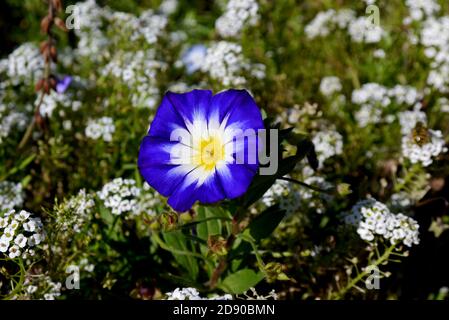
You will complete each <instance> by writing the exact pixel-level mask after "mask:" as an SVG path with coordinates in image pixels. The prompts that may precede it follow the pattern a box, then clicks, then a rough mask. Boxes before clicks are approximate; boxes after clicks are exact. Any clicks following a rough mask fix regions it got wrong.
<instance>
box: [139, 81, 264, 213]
mask: <svg viewBox="0 0 449 320" xmlns="http://www.w3.org/2000/svg"><path fill="white" fill-rule="evenodd" d="M261 129H264V126H263V121H262V115H261V112H260V110H259V108H258V107H257V105H256V103H255V101H254V99H253V98H252V97H251V96H250V94H249V93H248V92H247V91H246V90H233V89H232V90H227V91H224V92H221V93H218V94H216V95H212V91H210V90H193V91H190V92H187V93H182V94H176V93H172V92H167V94H166V95H165V96H164V98H163V99H162V103H161V105H160V107H159V109H158V110H157V112H156V115H155V117H154V120H153V122H152V124H151V127H150V130H149V132H148V135H147V136H146V137H145V138H144V139H143V140H142V143H141V146H140V151H139V158H138V167H139V170H140V173H141V174H142V176H143V177H144V178H145V180H146V181H147V182H148V184H150V185H151V186H152V187H153V188H155V189H156V190H157V191H158V192H159V193H161V194H162V195H163V196H165V197H168V204H169V205H170V206H171V207H172V208H173V209H175V210H176V211H180V212H182V211H186V210H188V209H190V208H191V207H192V205H193V204H194V203H195V202H196V201H199V202H201V203H214V202H217V201H220V200H223V199H225V198H227V199H232V198H236V197H239V196H241V195H243V194H244V193H245V191H246V190H247V189H248V186H249V184H250V183H251V181H252V179H253V177H254V176H255V174H256V172H257V170H258V167H259V164H258V161H257V132H258V130H261ZM242 155H244V156H243V157H242Z"/></svg>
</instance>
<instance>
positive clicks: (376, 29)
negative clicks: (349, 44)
mask: <svg viewBox="0 0 449 320" xmlns="http://www.w3.org/2000/svg"><path fill="white" fill-rule="evenodd" d="M348 32H349V35H350V36H351V39H352V41H354V42H365V43H377V42H380V40H382V37H383V36H384V34H385V31H384V30H383V29H382V27H381V26H379V25H376V24H374V23H373V21H371V19H370V18H368V17H359V18H357V19H355V20H354V21H351V23H350V24H349V27H348Z"/></svg>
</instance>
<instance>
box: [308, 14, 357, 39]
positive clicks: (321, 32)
mask: <svg viewBox="0 0 449 320" xmlns="http://www.w3.org/2000/svg"><path fill="white" fill-rule="evenodd" d="M354 18H355V12H354V11H353V10H350V9H342V10H338V11H336V10H334V9H329V10H327V11H321V12H319V13H318V14H317V15H316V16H315V18H313V20H312V21H311V22H310V23H309V24H308V25H307V26H306V27H305V32H306V35H307V37H308V38H309V39H314V38H317V37H325V36H328V35H329V34H330V33H331V32H332V31H333V30H334V29H335V28H337V27H338V28H341V29H344V28H346V27H347V26H348V24H349V23H350V22H351V21H352V20H354Z"/></svg>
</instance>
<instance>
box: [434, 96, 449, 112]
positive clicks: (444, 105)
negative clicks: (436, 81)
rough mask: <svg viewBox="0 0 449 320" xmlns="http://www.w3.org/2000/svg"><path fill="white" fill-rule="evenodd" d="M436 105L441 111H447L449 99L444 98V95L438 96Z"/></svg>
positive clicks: (448, 109)
mask: <svg viewBox="0 0 449 320" xmlns="http://www.w3.org/2000/svg"><path fill="white" fill-rule="evenodd" d="M437 105H438V107H439V108H440V111H441V112H444V113H449V99H447V98H444V97H443V98H439V99H438V103H437Z"/></svg>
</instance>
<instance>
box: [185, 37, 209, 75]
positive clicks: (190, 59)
mask: <svg viewBox="0 0 449 320" xmlns="http://www.w3.org/2000/svg"><path fill="white" fill-rule="evenodd" d="M206 53H207V48H206V46H205V45H203V44H196V45H193V46H191V47H190V48H189V49H188V50H187V51H186V52H185V53H184V54H183V56H182V62H183V63H184V65H185V66H186V68H187V73H188V74H192V73H194V72H195V71H197V70H199V69H201V66H202V65H203V62H204V58H205V57H206Z"/></svg>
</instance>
